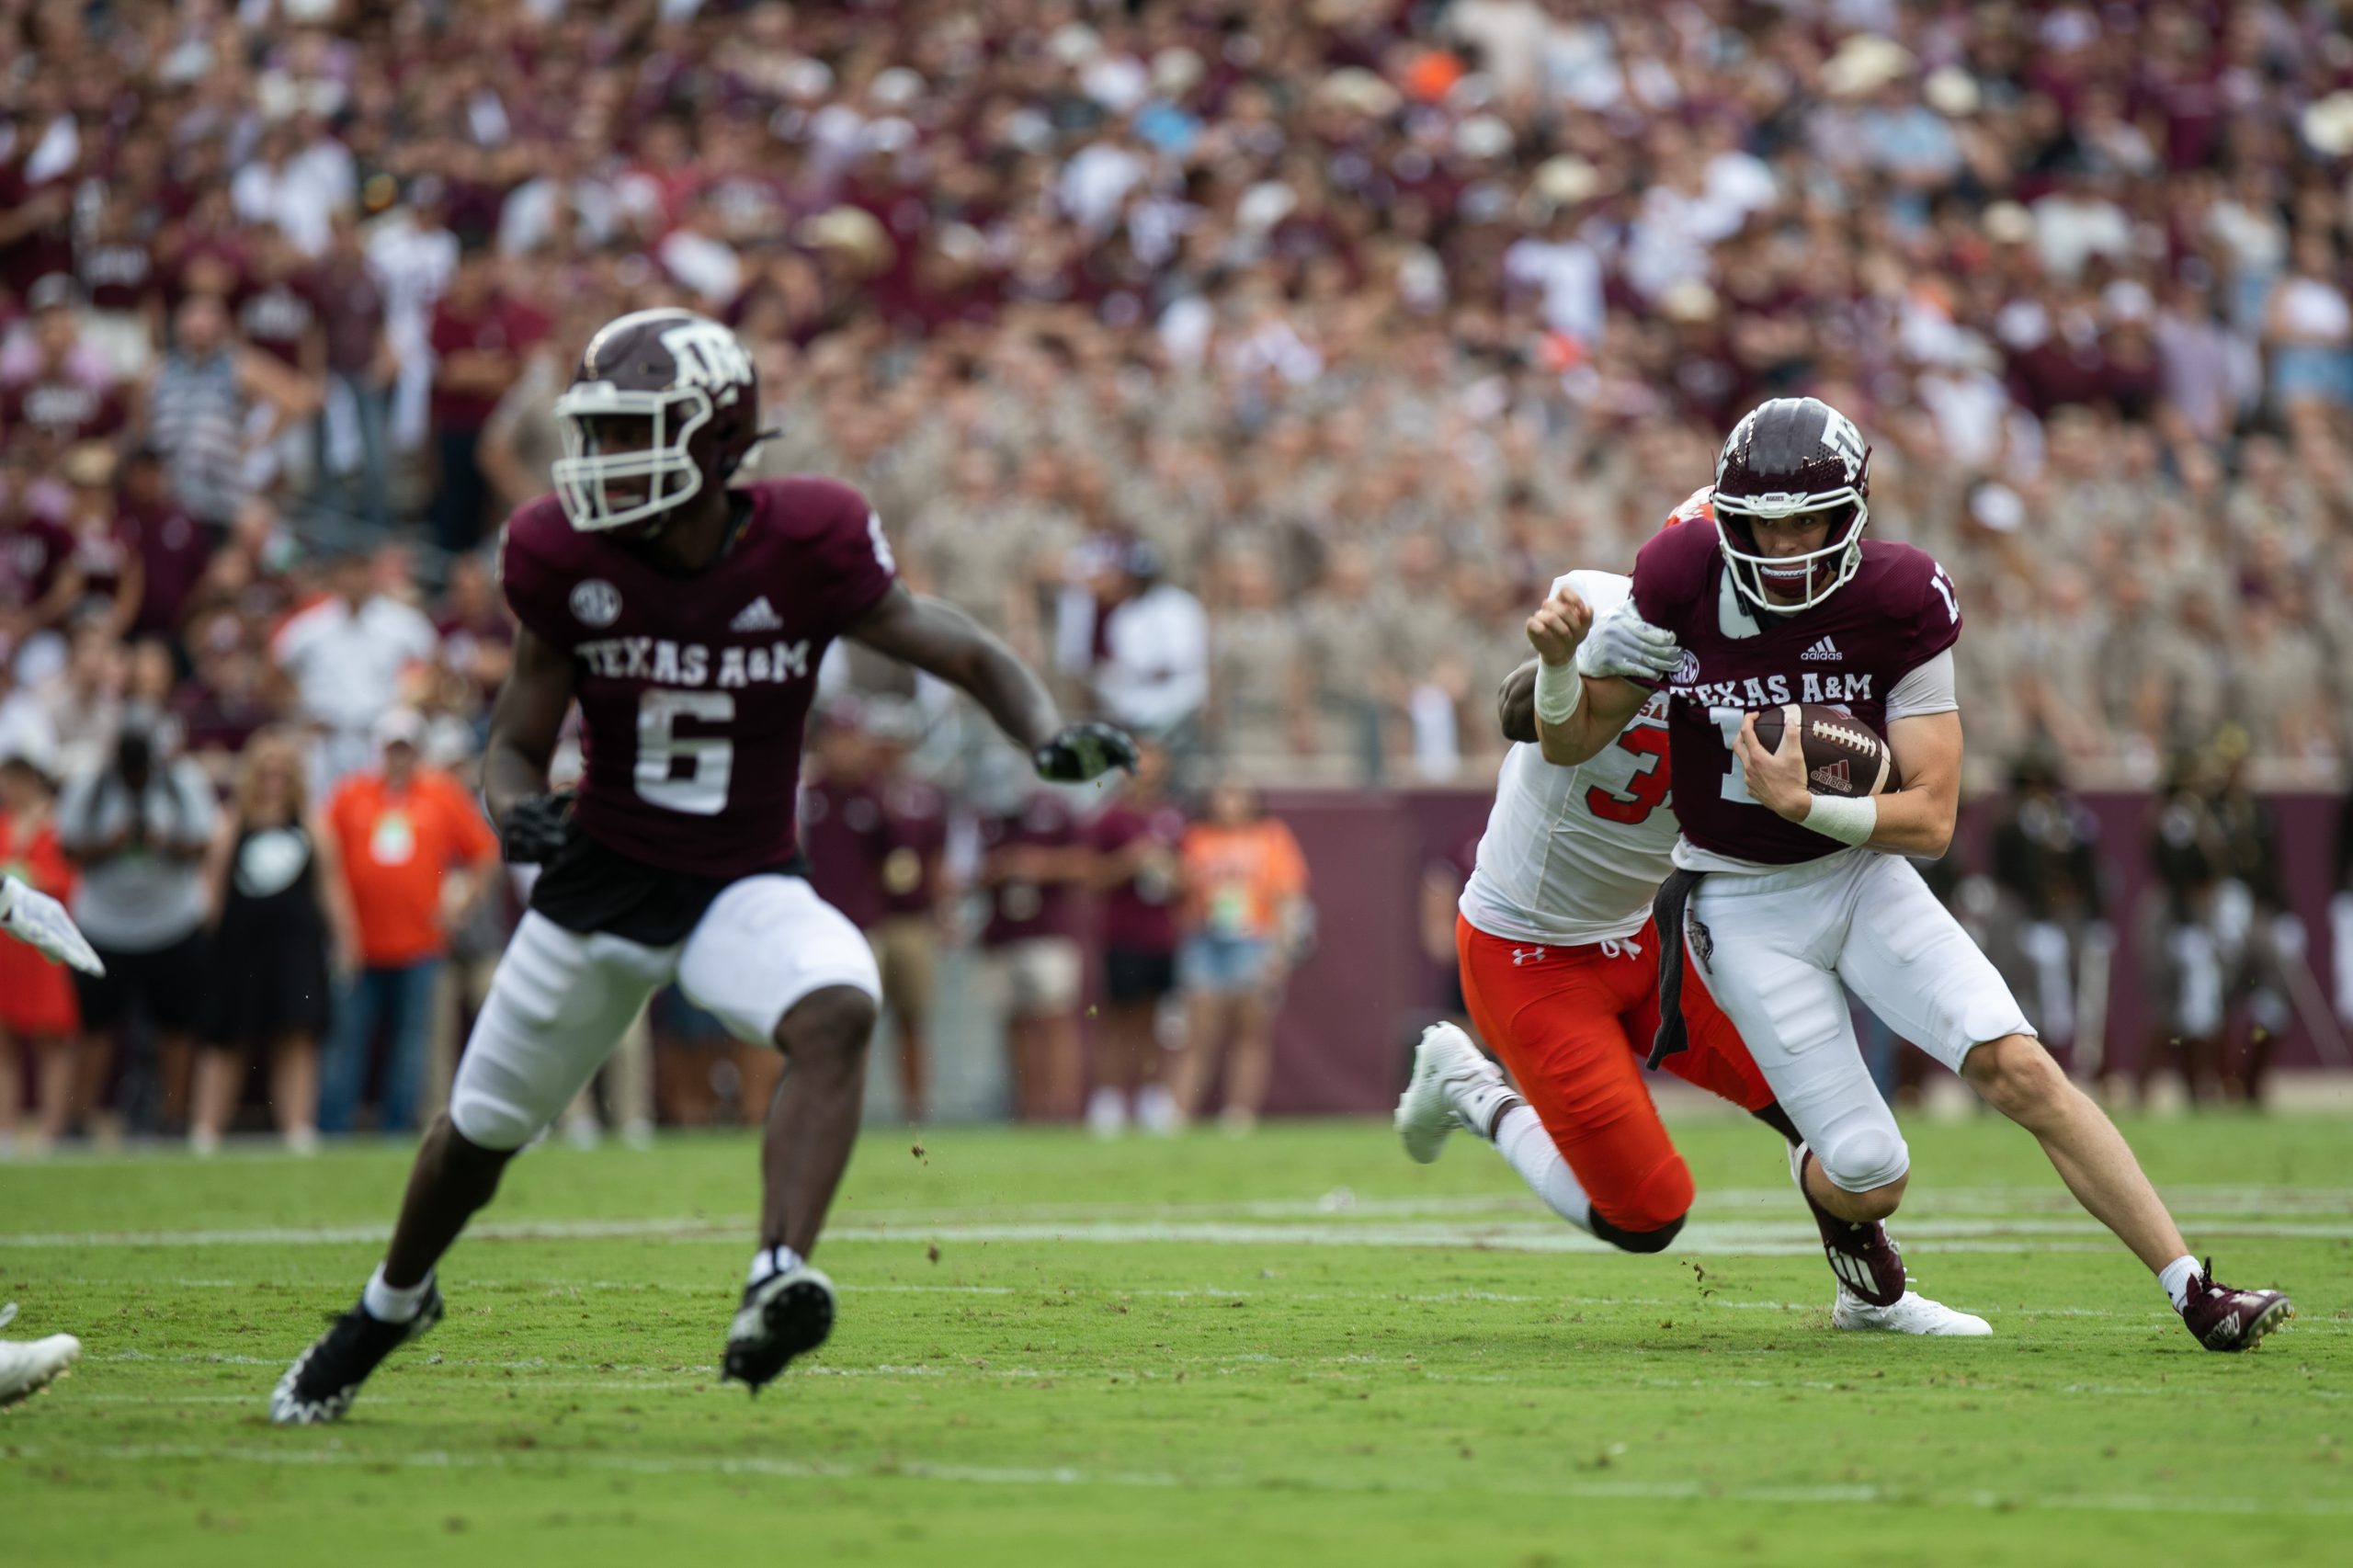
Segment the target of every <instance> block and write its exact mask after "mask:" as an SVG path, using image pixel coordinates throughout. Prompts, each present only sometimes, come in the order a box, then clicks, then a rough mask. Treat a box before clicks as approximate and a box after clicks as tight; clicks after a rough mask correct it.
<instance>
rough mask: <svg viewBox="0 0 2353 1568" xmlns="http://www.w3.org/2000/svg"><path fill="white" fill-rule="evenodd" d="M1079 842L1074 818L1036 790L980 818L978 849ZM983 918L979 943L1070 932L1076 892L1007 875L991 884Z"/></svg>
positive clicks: (1057, 800)
mask: <svg viewBox="0 0 2353 1568" xmlns="http://www.w3.org/2000/svg"><path fill="white" fill-rule="evenodd" d="M1078 842H1079V834H1078V819H1077V818H1076V817H1074V816H1073V815H1071V811H1070V807H1068V806H1067V805H1064V804H1063V800H1062V797H1061V796H1059V795H1054V794H1051V793H1048V792H1047V791H1045V790H1040V791H1039V792H1038V793H1037V794H1034V795H1032V796H1030V797H1029V801H1027V802H1025V803H1024V804H1023V805H1022V807H1021V809H1020V810H1019V811H1017V812H1014V813H1013V814H1012V815H1010V816H992V817H984V818H983V819H982V821H981V853H982V854H983V856H986V855H987V854H989V853H990V852H991V851H993V850H998V849H1009V848H1014V847H1016V846H1034V847H1037V848H1040V849H1067V848H1069V847H1070V846H1072V845H1074V844H1076V843H1078ZM988 893H989V923H988V925H987V926H984V927H983V929H982V931H981V945H982V946H983V947H986V948H998V947H1003V946H1005V945H1006V943H1008V942H1019V941H1024V940H1026V939H1028V938H1029V937H1074V936H1076V935H1077V934H1078V907H1077V900H1078V894H1077V892H1076V890H1074V888H1073V887H1072V886H1071V884H1070V883H1068V882H1033V881H1029V880H1027V879H1026V878H1021V877H1009V878H1006V879H1005V880H1003V881H997V882H995V883H992V884H991V885H990V887H989V890H988Z"/></svg>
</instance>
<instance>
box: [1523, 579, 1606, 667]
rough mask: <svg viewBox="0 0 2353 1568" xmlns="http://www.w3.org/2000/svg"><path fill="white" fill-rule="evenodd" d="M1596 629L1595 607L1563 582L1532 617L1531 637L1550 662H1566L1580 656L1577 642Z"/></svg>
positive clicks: (1583, 639)
mask: <svg viewBox="0 0 2353 1568" xmlns="http://www.w3.org/2000/svg"><path fill="white" fill-rule="evenodd" d="M1592 629H1593V607H1592V606H1591V605H1589V604H1587V603H1586V602H1585V600H1584V599H1583V598H1581V597H1578V595H1577V591H1576V590H1575V589H1574V588H1572V587H1570V586H1569V585H1567V584H1566V583H1563V584H1562V585H1560V586H1559V587H1557V588H1554V589H1553V590H1552V597H1551V598H1549V599H1546V600H1545V601H1544V602H1543V603H1542V604H1540V605H1539V606H1537V607H1536V613H1535V614H1534V615H1531V616H1529V618H1528V641H1529V643H1530V644H1531V645H1532V646H1534V648H1535V649H1536V656H1537V657H1538V658H1540V659H1541V660H1543V661H1544V662H1545V663H1546V664H1548V665H1565V664H1567V663H1568V662H1569V661H1570V660H1571V659H1574V658H1575V657H1576V653H1577V644H1578V643H1580V642H1584V641H1585V634H1586V632H1587V631H1591V630H1592Z"/></svg>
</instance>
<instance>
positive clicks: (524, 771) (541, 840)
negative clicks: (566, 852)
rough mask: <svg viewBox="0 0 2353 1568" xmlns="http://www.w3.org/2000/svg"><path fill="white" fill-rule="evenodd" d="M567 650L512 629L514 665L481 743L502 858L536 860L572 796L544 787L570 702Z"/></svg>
mask: <svg viewBox="0 0 2353 1568" xmlns="http://www.w3.org/2000/svg"><path fill="white" fill-rule="evenodd" d="M573 678H574V677H573V669H572V658H571V655H570V654H568V653H565V652H564V651H563V649H561V648H558V647H556V646H555V645H553V644H552V643H550V642H544V641H542V640H541V639H540V638H539V637H537V636H535V635H534V634H533V633H532V632H531V631H530V629H529V628H528V627H518V628H517V630H516V632H515V667H514V668H513V669H512V670H511V671H509V672H508V674H507V676H506V685H504V686H502V687H499V688H498V701H497V703H496V704H495V705H494V707H493V708H492V709H491V710H490V740H489V743H488V744H487V745H485V746H484V747H483V759H482V793H483V804H485V805H486V806H488V807H489V808H490V822H491V825H492V826H493V827H495V828H496V829H497V830H498V837H499V843H500V845H501V846H502V847H503V848H504V849H505V851H506V858H507V859H509V860H512V861H515V862H517V863H518V864H524V865H533V864H537V863H539V862H541V861H544V860H546V859H547V858H550V857H551V856H552V855H553V854H554V853H555V852H556V850H557V849H559V848H561V847H562V846H563V835H564V830H565V825H566V819H567V818H568V816H569V814H570V812H569V808H570V801H568V800H560V799H558V798H556V797H553V796H551V795H550V794H549V793H548V763H549V760H550V759H551V758H552V757H553V756H555V743H556V737H557V736H558V734H560V733H562V731H563V716H564V713H565V712H566V710H569V709H570V708H571V706H572V687H573Z"/></svg>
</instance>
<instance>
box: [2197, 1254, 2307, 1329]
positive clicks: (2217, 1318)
mask: <svg viewBox="0 0 2353 1568" xmlns="http://www.w3.org/2000/svg"><path fill="white" fill-rule="evenodd" d="M2295 1315H2296V1303H2295V1302H2293V1301H2290V1300H2288V1298H2287V1297H2285V1296H2283V1295H2281V1294H2280V1293H2279V1291H2277V1290H2234V1289H2233V1288H2232V1287H2231V1286H2228V1285H2223V1284H2219V1283H2217V1282H2216V1280H2215V1278H2214V1260H2213V1259H2212V1258H2211V1257H2210V1258H2208V1259H2207V1260H2206V1264H2205V1267H2202V1268H2200V1270H2199V1271H2198V1272H2197V1273H2195V1274H2193V1275H2191V1276H2190V1277H2189V1297H2188V1300H2187V1301H2184V1302H2183V1303H2182V1307H2181V1321H2182V1322H2183V1323H2184V1324H2187V1325H2188V1329H2189V1332H2190V1333H2191V1334H2193V1335H2196V1336H2197V1338H2198V1343H2199V1344H2200V1345H2203V1346H2206V1348H2207V1349H2209V1350H2252V1349H2254V1348H2255V1347H2256V1346H2258V1345H2260V1344H2262V1343H2263V1336H2264V1335H2267V1334H2269V1333H2270V1332H2271V1331H2272V1330H2273V1329H2275V1328H2278V1327H2279V1326H2281V1325H2282V1324H2285V1323H2287V1321H2288V1320H2289V1319H2290V1318H2291V1317H2294V1316H2295Z"/></svg>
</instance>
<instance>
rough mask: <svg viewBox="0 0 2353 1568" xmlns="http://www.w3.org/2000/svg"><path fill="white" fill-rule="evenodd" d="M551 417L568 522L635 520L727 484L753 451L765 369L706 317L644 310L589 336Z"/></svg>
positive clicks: (627, 524)
mask: <svg viewBox="0 0 2353 1568" xmlns="http://www.w3.org/2000/svg"><path fill="white" fill-rule="evenodd" d="M555 415H556V422H557V424H558V425H560V426H562V427H563V456H562V457H560V458H558V459H557V460H555V470H554V476H555V489H556V494H557V496H558V497H559V498H560V499H561V500H562V501H563V510H564V515H565V516H566V517H570V518H571V519H572V526H573V527H574V528H582V529H585V530H589V531H597V530H601V529H607V528H633V527H636V526H638V525H641V524H644V523H648V522H651V521H655V520H657V519H659V518H662V517H666V516H667V515H669V514H670V513H672V512H674V511H676V509H677V508H678V507H679V506H683V505H685V504H686V503H687V502H688V501H689V500H692V499H693V498H694V497H695V496H697V495H699V494H702V492H703V490H704V489H705V488H706V487H711V488H716V487H718V486H722V485H724V484H725V483H727V481H728V479H729V477H730V476H731V475H733V473H734V472H735V470H736V469H737V467H739V466H740V465H741V464H742V463H743V461H744V460H745V458H746V457H748V456H750V455H751V451H752V449H753V448H754V447H755V446H756V445H757V444H758V442H759V415H760V374H759V370H758V369H757V368H756V366H755V365H754V364H753V362H752V357H751V356H750V355H749V354H747V353H745V351H744V346H743V345H742V344H741V343H739V342H737V341H736V338H735V335H734V334H733V332H731V331H729V330H728V329H727V328H726V327H725V326H723V325H722V324H720V323H718V322H715V321H713V320H711V319H710V317H709V316H700V315H697V314H695V313H694V312H692V311H684V310H676V309H670V310H656V311H637V312H632V313H631V314H629V315H625V316H621V317H619V318H617V319H616V320H614V321H611V322H608V323H607V324H605V326H604V327H602V328H601V329H599V330H598V332H597V335H596V336H594V337H592V338H590V339H589V340H588V347H587V348H586V349H585V351H583V353H582V354H581V356H580V368H579V369H578V370H577V371H576V372H575V373H574V376H573V379H572V385H571V386H570V387H569V388H567V389H565V391H564V393H563V396H562V397H560V398H558V399H556V404H555Z"/></svg>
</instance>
